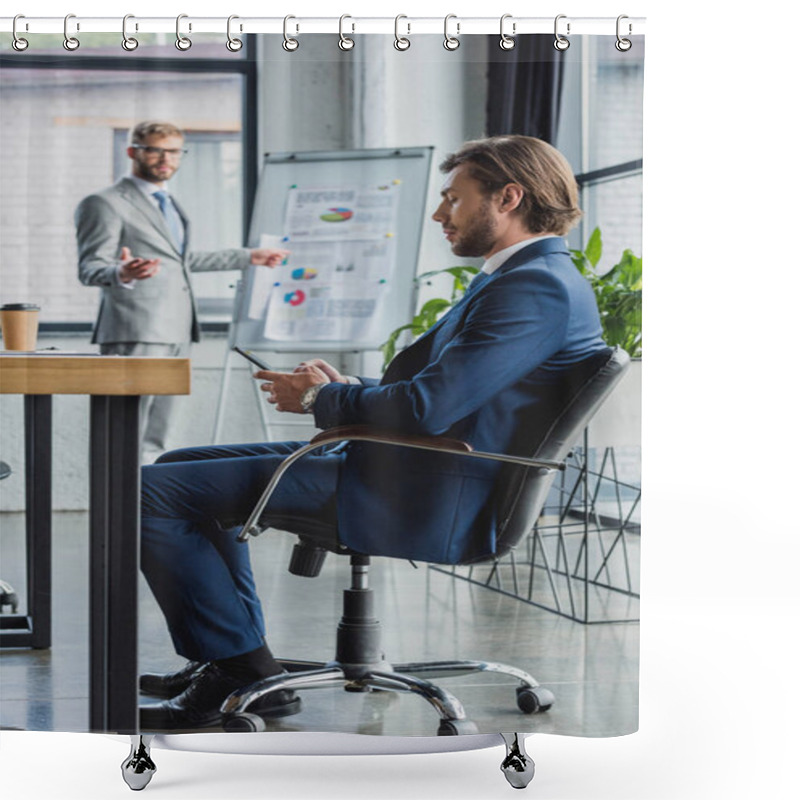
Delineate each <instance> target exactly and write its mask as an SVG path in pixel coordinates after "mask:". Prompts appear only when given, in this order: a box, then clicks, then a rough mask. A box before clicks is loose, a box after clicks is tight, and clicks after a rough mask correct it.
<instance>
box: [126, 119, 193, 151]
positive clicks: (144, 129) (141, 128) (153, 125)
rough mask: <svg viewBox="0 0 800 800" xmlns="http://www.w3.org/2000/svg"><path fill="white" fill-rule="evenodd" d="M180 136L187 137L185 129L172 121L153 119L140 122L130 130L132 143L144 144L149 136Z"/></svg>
mask: <svg viewBox="0 0 800 800" xmlns="http://www.w3.org/2000/svg"><path fill="white" fill-rule="evenodd" d="M153 135H155V136H180V137H181V139H185V138H186V137H185V136H184V134H183V131H182V130H181V129H180V128H178V127H177V126H176V125H173V124H172V123H171V122H154V121H152V120H150V121H145V122H140V123H139V124H138V125H136V126H134V127H133V128H131V131H130V136H129V140H130V144H132V145H133V144H144V140H145V139H146V138H147V137H148V136H153Z"/></svg>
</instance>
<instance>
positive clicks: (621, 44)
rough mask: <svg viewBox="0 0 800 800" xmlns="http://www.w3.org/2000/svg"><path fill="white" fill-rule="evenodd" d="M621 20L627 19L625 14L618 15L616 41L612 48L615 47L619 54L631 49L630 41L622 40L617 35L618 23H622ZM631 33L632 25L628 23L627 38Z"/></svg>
mask: <svg viewBox="0 0 800 800" xmlns="http://www.w3.org/2000/svg"><path fill="white" fill-rule="evenodd" d="M623 19H628V17H627V15H626V14H620V15H619V16H618V17H617V41H616V42H614V47H616V48H617V50H619V51H620V53H625V52H627V51H628V50H630V49H631V47H632V43H631V40H630V39H623V38H622V37H621V36H620V34H619V29H620V22H622V20H623ZM632 32H633V25H631V24H630V22H629V23H628V36H630V35H631V33H632Z"/></svg>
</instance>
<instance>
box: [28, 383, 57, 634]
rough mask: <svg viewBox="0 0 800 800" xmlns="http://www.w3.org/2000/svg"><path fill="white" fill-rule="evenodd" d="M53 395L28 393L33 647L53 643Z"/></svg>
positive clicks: (29, 528) (29, 559)
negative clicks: (51, 641)
mask: <svg viewBox="0 0 800 800" xmlns="http://www.w3.org/2000/svg"><path fill="white" fill-rule="evenodd" d="M52 443H53V398H52V397H51V396H50V395H27V396H26V397H25V509H26V511H25V539H26V548H27V551H28V613H29V614H30V617H31V629H32V631H31V632H32V636H31V647H36V648H47V647H50V640H51V614H52V611H51V609H52V560H53V538H52V508H53V500H52V495H53V470H52V463H53V454H52Z"/></svg>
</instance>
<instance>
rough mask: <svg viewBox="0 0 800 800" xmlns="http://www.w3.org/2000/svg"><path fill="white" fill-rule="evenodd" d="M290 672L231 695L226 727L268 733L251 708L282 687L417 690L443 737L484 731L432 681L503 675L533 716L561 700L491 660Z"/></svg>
mask: <svg viewBox="0 0 800 800" xmlns="http://www.w3.org/2000/svg"><path fill="white" fill-rule="evenodd" d="M279 663H280V664H281V666H283V668H284V669H285V670H286V673H284V674H282V675H276V676H273V677H271V678H265V679H264V680H261V681H258V682H256V683H253V684H250V685H249V686H246V687H243V688H242V689H239V690H238V691H236V692H234V693H233V694H231V695H230V696H229V697H228V698H227V699H226V701H225V702H224V704H223V706H222V712H223V728H224V729H225V730H226V731H229V732H238V733H242V732H246V731H247V732H263V731H266V730H267V722H266V721H265V720H264V719H262V718H261V717H259V716H258V715H257V714H254V713H252V712H251V711H249V710H248V709H249V707H250V705H251V704H252V703H253V702H255V701H256V700H258V699H259V698H261V697H263V696H264V695H266V694H270V693H271V692H277V691H280V690H281V689H292V690H294V691H300V690H304V689H318V688H324V687H332V686H341V687H343V688H344V689H345V690H347V691H368V690H370V689H377V690H382V691H393V692H411V693H413V694H416V695H419V696H420V697H422V698H423V699H424V700H425V701H427V702H428V703H429V704H430V705H432V706H433V708H434V709H435V710H436V712H437V713H438V715H439V727H438V730H437V735H439V736H463V735H467V734H475V733H479V730H478V727H477V726H476V725H475V723H474V722H472V721H471V720H469V719H468V718H467V715H466V713H465V711H464V707H463V706H462V705H461V702H460V701H459V700H458V698H457V697H455V695H453V694H451V693H450V692H449V691H447V690H446V689H443V688H442V687H441V686H438V685H437V684H434V683H432V682H431V681H430V680H428V678H445V677H455V676H458V675H469V674H474V673H477V672H498V673H503V674H506V675H510V676H512V677H515V678H517V679H518V680H519V681H520V686H519V687H517V690H516V694H517V706H518V707H519V709H520V711H522V712H524V713H526V714H531V713H538V712H543V711H547V709H549V708H550V706H551V705H552V704H553V702H554V701H555V698H554V696H553V694H552V693H551V692H550V691H549V690H548V689H545V688H544V687H542V686H540V685H539V684H538V683H537V682H536V681H535V680H534V678H533V677H531V676H530V675H529V674H528V673H526V672H523V671H522V670H520V669H517V668H516V667H512V666H509V665H507V664H500V663H496V662H488V661H433V662H428V663H423V662H411V663H406V664H396V665H394V666H392V665H391V664H388V663H387V662H381V663H379V664H375V665H369V666H365V665H360V664H343V663H341V662H339V661H329V662H327V663H323V662H318V661H293V660H279Z"/></svg>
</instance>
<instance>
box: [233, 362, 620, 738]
mask: <svg viewBox="0 0 800 800" xmlns="http://www.w3.org/2000/svg"><path fill="white" fill-rule="evenodd" d="M629 361H630V358H629V356H628V354H627V353H626V352H625V351H624V350H620V349H619V348H617V349H613V350H612V349H611V348H609V349H608V350H605V351H603V352H601V353H600V354H597V355H596V356H593V357H592V358H590V359H587V360H586V361H584V362H581V363H580V364H579V365H576V367H575V368H574V369H573V370H571V371H570V373H569V375H568V376H567V378H566V380H565V381H564V384H563V386H562V387H561V393H560V395H559V396H560V397H561V398H563V403H560V407H559V408H557V409H556V410H555V411H554V413H553V418H552V421H551V422H550V424H549V427H548V428H547V430H546V432H545V434H544V436H543V438H542V436H541V434H537V436H538V437H539V441H537V442H531V443H530V450H531V451H532V452H531V457H530V458H523V457H517V456H508V455H505V454H497V453H482V452H475V451H473V450H472V448H471V447H470V446H469V445H468V444H465V443H464V442H459V441H455V440H451V439H443V438H437V437H425V436H403V435H398V434H395V433H389V434H387V433H386V432H380V431H375V430H374V429H370V428H368V427H366V426H355V427H346V428H334V429H331V430H328V431H324V432H323V433H321V434H319V435H318V436H317V437H315V438H314V439H313V440H312V441H311V442H310V443H309V444H308V445H306V446H305V447H303V448H301V449H300V450H298V451H296V452H295V453H293V454H292V455H290V456H289V457H288V458H286V459H285V460H284V462H283V463H282V464H281V466H280V468H279V469H278V470H277V471H276V472H275V474H274V475H273V477H272V480H271V481H270V483H269V485H268V486H267V488H266V489H265V491H264V494H263V495H262V497H261V500H260V501H259V503H258V505H257V506H256V508H255V509H254V510H253V513H252V514H251V515H250V518H249V519H248V521H247V523H246V524H245V526H244V527H243V529H242V532H241V534H240V538H241V539H243V540H244V539H247V538H249V537H250V536H254V535H257V534H259V533H260V532H261V531H260V529H259V527H258V521H259V519H260V517H261V516H262V513H263V511H264V508H265V507H266V505H267V503H268V502H269V498H270V496H271V494H272V492H273V491H274V489H275V486H276V485H277V484H278V482H279V481H280V479H281V477H282V475H283V474H284V473H285V472H286V470H287V469H289V468H290V467H291V466H292V464H294V463H295V462H296V461H297V460H299V459H300V458H302V457H303V456H304V455H305V454H306V453H308V452H311V451H312V450H315V449H317V448H319V447H321V446H323V445H326V444H332V443H335V442H340V441H345V440H349V441H356V440H359V441H369V442H381V443H388V444H392V445H401V446H406V447H412V448H420V449H424V450H435V451H437V452H445V453H452V454H454V455H457V456H462V457H465V458H484V459H491V460H497V461H502V462H505V464H504V465H503V468H502V470H501V471H500V476H499V478H498V481H497V491H496V492H495V496H494V501H493V502H495V504H496V507H497V512H498V513H497V515H496V518H497V519H499V520H502V522H501V524H500V529H499V531H498V534H497V550H496V552H495V553H494V554H493V555H492V556H491V557H490V558H491V559H494V558H499V557H500V556H502V555H505V554H506V553H508V552H509V551H510V550H511V549H512V548H514V547H515V546H516V545H517V544H518V543H519V542H520V541H521V540H522V539H523V537H525V536H526V535H527V534H528V533H529V532H530V530H531V529H532V528H533V525H534V523H535V521H536V519H537V518H538V516H539V515H540V513H541V510H542V507H543V506H544V503H545V500H546V498H547V495H548V491H549V489H550V486H551V484H552V482H553V478H554V476H555V474H556V472H557V471H558V470H559V469H564V467H565V463H564V459H565V458H566V457H567V455H568V453H569V450H570V448H571V447H572V446H573V445H574V444H575V442H576V441H577V440H578V438H579V437H580V435H581V434H582V432H583V430H584V428H585V427H586V425H587V424H588V422H589V420H590V419H591V418H592V417H593V416H594V414H595V413H596V412H597V410H598V409H599V408H600V406H601V405H602V404H603V402H604V400H605V399H606V398H607V397H608V395H609V394H610V393H611V391H612V389H613V388H614V387H615V386H616V384H617V383H618V382H619V380H620V378H621V377H622V375H623V373H624V372H625V370H626V369H627V367H628V364H629ZM273 525H274V526H275V527H279V528H280V529H281V530H287V531H289V532H291V533H296V534H298V535H299V537H300V540H299V542H298V544H296V545H295V548H294V552H293V554H292V560H291V564H290V566H289V570H290V572H292V573H293V574H295V575H303V576H307V577H315V576H316V575H318V574H319V571H320V568H321V566H322V562H323V561H324V559H325V557H326V555H327V553H328V552H329V548H327V547H326V546H323V545H321V544H320V540H319V539H317V538H315V534H317V535H319V523H316V522H314V523H312V522H310V521H307V520H281V521H280V524H275V522H273ZM328 541H335V539H332V538H331V537H330V536H328ZM339 552H340V553H346V554H348V555H349V556H350V563H351V576H352V582H351V586H350V588H349V589H345V590H344V613H343V615H342V618H341V621H340V622H339V628H338V635H337V646H336V657H335V659H334V660H332V661H328V662H310V661H289V660H282V659H281V660H280V663H281V664H282V665H283V666H284V668H285V669H286V670H287V672H288V673H289V674H284V675H276V676H273V677H270V678H266V679H264V680H261V681H259V682H257V683H254V684H252V685H250V686H247V687H244V688H243V689H240V690H238V691H236V692H234V693H233V694H231V695H230V696H229V697H228V698H227V700H226V701H225V702H224V704H223V706H222V711H223V726H224V728H225V730H226V731H238V732H244V731H264V730H266V723H265V721H264V720H263V719H262V718H261V717H259V716H258V715H257V714H254V713H252V712H250V711H248V707H249V706H250V704H251V703H252V702H253V701H255V700H256V699H258V698H260V697H262V696H264V695H266V694H268V693H271V692H276V691H278V690H280V689H295V690H301V689H307V688H318V687H321V686H337V685H338V686H344V687H345V689H348V690H350V691H366V690H368V689H369V688H376V689H382V690H391V691H398V692H399V691H408V692H413V693H415V694H418V695H420V696H422V697H423V698H425V700H427V701H428V702H429V703H430V704H431V705H433V707H434V708H435V709H436V711H437V712H438V714H439V717H440V721H439V728H438V734H439V735H462V734H470V733H478V729H477V727H476V726H475V724H474V723H473V722H471V721H470V720H469V719H468V718H467V716H466V714H465V712H464V709H463V707H462V705H461V703H460V702H459V701H458V699H457V698H456V697H454V696H453V695H452V694H451V693H450V692H448V691H446V690H445V689H442V688H441V687H439V686H437V685H435V684H433V683H431V682H430V681H429V680H427V678H439V677H447V676H455V675H463V674H468V673H473V672H500V673H505V674H508V675H511V676H513V677H515V678H517V679H518V680H519V681H520V685H519V686H518V687H517V690H516V692H517V705H518V707H519V709H520V710H521V711H522V712H523V713H526V714H532V713H536V712H541V711H546V710H547V709H549V708H550V706H551V705H552V704H553V702H554V701H555V698H554V696H553V694H552V693H551V692H550V691H549V690H548V689H545V688H544V687H542V686H540V685H539V684H538V683H537V682H536V680H535V679H534V678H533V677H532V676H530V675H529V674H528V673H526V672H524V671H522V670H520V669H517V668H516V667H512V666H508V665H506V664H500V663H495V662H492V661H439V662H431V663H407V664H390V663H389V662H387V661H386V659H385V657H384V654H383V651H382V649H381V643H380V623H379V622H378V620H377V619H375V617H374V616H373V611H372V609H373V595H372V590H371V589H370V588H369V586H368V572H369V563H370V558H369V555H367V554H362V553H354V552H352V551H348V550H346V548H341V547H340V548H339ZM484 560H490V559H484ZM473 563H474V562H473Z"/></svg>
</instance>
